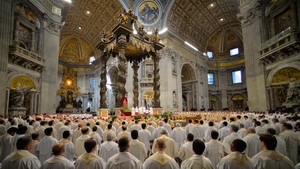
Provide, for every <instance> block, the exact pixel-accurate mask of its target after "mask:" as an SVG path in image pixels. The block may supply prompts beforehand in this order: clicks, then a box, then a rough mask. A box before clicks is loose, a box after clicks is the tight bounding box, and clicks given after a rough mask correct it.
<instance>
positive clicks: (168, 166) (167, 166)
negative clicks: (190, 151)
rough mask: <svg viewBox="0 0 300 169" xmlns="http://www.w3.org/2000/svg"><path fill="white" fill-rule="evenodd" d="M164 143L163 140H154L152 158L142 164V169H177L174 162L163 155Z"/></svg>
mask: <svg viewBox="0 0 300 169" xmlns="http://www.w3.org/2000/svg"><path fill="white" fill-rule="evenodd" d="M166 146H167V145H166V142H165V140H164V139H163V138H158V139H156V144H155V147H154V148H155V150H156V153H154V154H153V155H152V156H150V157H149V158H147V160H146V161H145V162H144V165H143V169H179V166H178V164H177V163H176V161H175V160H174V159H173V158H172V157H170V156H168V155H167V154H166V153H165V150H166Z"/></svg>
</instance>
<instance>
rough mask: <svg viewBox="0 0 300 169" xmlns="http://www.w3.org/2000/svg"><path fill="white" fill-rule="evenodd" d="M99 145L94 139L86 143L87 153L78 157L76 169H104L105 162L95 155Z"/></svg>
mask: <svg viewBox="0 0 300 169" xmlns="http://www.w3.org/2000/svg"><path fill="white" fill-rule="evenodd" d="M96 147H97V143H96V141H95V140H93V139H87V140H86V141H85V142H84V149H85V151H86V153H84V154H82V155H81V156H79V157H78V159H77V160H76V162H75V169H104V168H105V165H106V163H105V161H104V160H103V159H102V158H101V157H99V156H97V155H96V154H95V151H96Z"/></svg>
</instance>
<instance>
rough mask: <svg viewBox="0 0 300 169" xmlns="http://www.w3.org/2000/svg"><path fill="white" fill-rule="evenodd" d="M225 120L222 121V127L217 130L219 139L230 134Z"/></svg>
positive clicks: (221, 139)
mask: <svg viewBox="0 0 300 169" xmlns="http://www.w3.org/2000/svg"><path fill="white" fill-rule="evenodd" d="M227 125H228V123H227V121H223V122H222V128H221V129H220V130H219V138H220V141H223V140H224V138H225V137H227V136H229V135H230V129H229V128H228V127H227Z"/></svg>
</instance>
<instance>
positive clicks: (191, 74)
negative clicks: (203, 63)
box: [181, 63, 197, 82]
mask: <svg viewBox="0 0 300 169" xmlns="http://www.w3.org/2000/svg"><path fill="white" fill-rule="evenodd" d="M181 76H182V77H181V81H182V82H189V81H193V80H196V79H197V78H196V72H195V70H194V68H193V66H192V65H191V64H189V63H185V64H183V66H182V68H181Z"/></svg>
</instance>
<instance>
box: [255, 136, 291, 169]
mask: <svg viewBox="0 0 300 169" xmlns="http://www.w3.org/2000/svg"><path fill="white" fill-rule="evenodd" d="M259 139H260V141H261V145H262V147H263V149H262V151H261V152H259V153H258V154H256V155H255V156H254V157H252V158H251V162H252V164H253V165H254V168H255V169H294V164H293V162H292V161H291V160H290V159H289V158H288V157H287V156H284V155H282V154H280V153H278V152H277V151H276V150H275V148H276V144H277V140H276V138H275V137H274V136H272V135H270V134H264V135H261V136H260V137H259Z"/></svg>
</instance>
